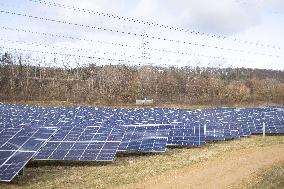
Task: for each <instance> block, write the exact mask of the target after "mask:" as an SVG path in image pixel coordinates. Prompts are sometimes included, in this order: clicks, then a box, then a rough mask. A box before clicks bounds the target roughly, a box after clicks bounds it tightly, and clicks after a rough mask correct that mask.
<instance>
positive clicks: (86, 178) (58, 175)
mask: <svg viewBox="0 0 284 189" xmlns="http://www.w3.org/2000/svg"><path fill="white" fill-rule="evenodd" d="M275 144H284V136H267V137H266V138H265V139H262V138H261V137H260V136H251V137H248V138H241V139H239V140H231V141H223V142H216V143H209V144H206V145H205V146H202V147H198V148H172V149H168V150H167V152H166V153H164V154H126V155H122V154H121V155H119V156H118V157H117V158H116V160H115V161H114V162H113V163H107V164H102V163H84V162H67V163H66V162H41V161H37V162H35V161H34V162H30V163H29V164H28V166H27V168H26V170H25V171H26V174H25V176H23V177H17V178H16V179H14V180H13V181H12V182H11V183H1V184H0V188H109V187H114V186H120V185H124V184H130V183H135V182H138V181H141V180H146V179H148V178H151V177H153V176H155V175H160V174H162V173H165V172H167V171H170V170H175V169H180V168H183V167H188V166H191V165H193V164H196V163H198V162H202V161H207V160H210V159H212V158H222V157H224V156H227V155H228V156H229V155H230V154H231V153H233V152H236V151H238V150H242V149H247V148H255V147H262V146H270V145H275Z"/></svg>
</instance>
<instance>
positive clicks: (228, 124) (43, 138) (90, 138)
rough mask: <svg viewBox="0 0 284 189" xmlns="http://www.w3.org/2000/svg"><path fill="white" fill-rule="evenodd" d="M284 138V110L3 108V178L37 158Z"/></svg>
mask: <svg viewBox="0 0 284 189" xmlns="http://www.w3.org/2000/svg"><path fill="white" fill-rule="evenodd" d="M263 123H265V125H266V128H265V129H266V133H272V134H284V107H280V106H279V107H265V108H244V109H236V108H213V109H205V110H181V109H173V108H170V109H168V108H146V109H124V108H119V109H114V108H96V107H56V108H55V107H38V106H18V105H10V104H0V180H1V181H11V180H12V179H13V178H14V176H15V175H17V174H18V172H19V171H20V170H21V169H22V168H23V167H24V166H25V165H26V163H27V162H28V161H29V160H31V159H35V160H72V161H113V160H114V159H115V156H116V154H117V153H118V152H133V151H137V152H155V153H161V152H165V151H166V149H167V146H169V145H181V146H200V145H204V144H205V143H206V141H211V140H226V139H235V138H240V137H241V136H249V135H251V134H259V133H262V128H263Z"/></svg>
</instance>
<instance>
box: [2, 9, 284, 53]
mask: <svg viewBox="0 0 284 189" xmlns="http://www.w3.org/2000/svg"><path fill="white" fill-rule="evenodd" d="M0 13H4V14H11V15H16V16H22V17H27V18H33V19H39V20H43V21H49V22H55V23H60V24H66V25H73V26H78V27H83V28H88V29H96V30H100V31H109V32H114V33H120V34H123V35H133V36H136V37H143V36H145V37H147V38H150V39H157V40H161V41H169V42H175V43H179V44H187V45H194V46H199V47H202V48H206V47H207V48H213V49H219V50H223V51H230V52H233V51H234V52H238V53H247V54H254V55H261V56H268V57H273V55H271V54H266V53H256V52H251V51H244V50H238V49H231V48H223V47H218V46H211V45H204V44H198V43H192V42H186V41H181V40H174V39H167V38H163V37H155V36H149V35H148V34H145V35H144V34H138V33H135V32H125V31H119V30H113V29H107V28H102V27H97V26H91V25H86V24H78V23H73V22H68V21H62V20H57V19H50V18H44V17H39V16H33V15H27V14H21V13H16V12H12V11H5V10H0ZM275 57H276V58H279V56H275Z"/></svg>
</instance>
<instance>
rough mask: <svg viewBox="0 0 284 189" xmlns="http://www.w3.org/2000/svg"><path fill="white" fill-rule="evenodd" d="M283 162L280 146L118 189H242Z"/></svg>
mask: <svg viewBox="0 0 284 189" xmlns="http://www.w3.org/2000/svg"><path fill="white" fill-rule="evenodd" d="M283 161H284V144H280V145H273V146H269V147H258V148H250V149H245V150H240V151H236V152H232V153H229V154H226V155H225V154H224V156H223V157H222V158H218V159H212V160H208V161H205V162H202V163H197V164H195V165H193V166H191V167H186V168H183V169H178V170H174V171H170V172H167V173H165V174H163V175H160V176H157V177H153V178H152V179H150V180H145V181H141V182H140V183H136V184H132V185H128V186H122V187H120V188H125V189H126V188H137V189H138V188H147V189H148V188H157V189H165V188H171V189H173V188H194V189H196V188H206V189H208V188H216V189H217V188H218V189H220V188H232V187H233V188H235V187H237V188H239V187H240V188H243V187H244V186H245V185H246V184H244V185H242V184H241V183H242V182H248V181H250V180H253V178H255V176H256V175H258V174H261V173H262V172H264V171H265V170H268V169H270V168H271V167H272V166H274V165H276V164H278V163H280V162H283Z"/></svg>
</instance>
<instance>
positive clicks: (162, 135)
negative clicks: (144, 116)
mask: <svg viewBox="0 0 284 189" xmlns="http://www.w3.org/2000/svg"><path fill="white" fill-rule="evenodd" d="M164 126H165V125H161V124H143V125H124V127H125V134H124V136H123V139H122V141H121V144H120V146H119V151H138V152H165V151H166V145H167V141H168V136H169V129H167V128H165V127H164Z"/></svg>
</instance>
